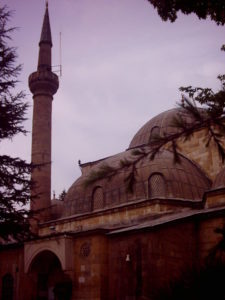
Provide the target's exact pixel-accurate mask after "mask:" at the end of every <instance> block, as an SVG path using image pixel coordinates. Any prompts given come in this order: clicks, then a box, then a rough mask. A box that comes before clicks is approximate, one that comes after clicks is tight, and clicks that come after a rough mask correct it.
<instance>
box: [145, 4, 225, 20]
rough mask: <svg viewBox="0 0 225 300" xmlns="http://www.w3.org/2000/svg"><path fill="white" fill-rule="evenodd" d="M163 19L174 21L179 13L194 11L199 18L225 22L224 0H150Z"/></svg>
mask: <svg viewBox="0 0 225 300" xmlns="http://www.w3.org/2000/svg"><path fill="white" fill-rule="evenodd" d="M148 1H149V2H150V3H151V4H152V5H153V6H154V8H155V9H157V12H158V14H159V16H160V17H161V18H162V20H163V21H168V20H169V21H171V22H174V21H175V20H176V19H177V13H178V12H182V13H183V14H186V15H188V14H191V13H194V14H196V15H197V16H198V18H199V19H206V18H208V17H209V18H211V20H212V21H214V22H216V24H217V25H224V24H225V2H224V0H148Z"/></svg>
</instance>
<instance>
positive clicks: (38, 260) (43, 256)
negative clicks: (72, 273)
mask: <svg viewBox="0 0 225 300" xmlns="http://www.w3.org/2000/svg"><path fill="white" fill-rule="evenodd" d="M46 262H47V264H51V266H50V267H52V264H54V265H55V266H56V267H57V268H59V269H62V264H61V262H60V260H59V258H58V256H57V255H56V254H55V253H54V252H53V251H50V250H43V251H40V252H39V253H38V254H37V255H36V256H35V257H34V258H33V260H32V261H31V264H30V268H29V271H32V270H34V269H35V270H37V269H39V268H40V267H41V269H42V271H43V269H45V268H46V267H47V264H46Z"/></svg>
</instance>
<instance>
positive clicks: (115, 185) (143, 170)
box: [64, 150, 210, 216]
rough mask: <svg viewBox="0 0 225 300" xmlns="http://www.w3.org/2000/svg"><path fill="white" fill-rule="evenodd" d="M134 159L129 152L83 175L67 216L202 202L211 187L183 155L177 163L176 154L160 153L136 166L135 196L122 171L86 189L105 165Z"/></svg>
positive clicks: (68, 201)
mask: <svg viewBox="0 0 225 300" xmlns="http://www.w3.org/2000/svg"><path fill="white" fill-rule="evenodd" d="M132 158H134V156H133V155H132V150H128V151H125V152H122V153H120V154H117V155H115V156H112V157H109V158H107V159H105V160H102V161H100V162H97V163H96V165H94V166H92V168H91V169H90V171H88V172H87V173H85V174H83V175H82V176H81V177H80V178H79V179H78V180H77V181H75V183H74V184H73V185H72V186H71V188H70V189H69V190H68V192H67V195H66V197H65V200H64V203H65V212H64V213H65V215H67V216H68V215H73V214H79V213H81V214H82V213H87V212H91V211H93V210H96V209H106V208H110V207H115V206H118V205H122V204H125V203H131V202H135V201H138V200H144V199H153V198H157V199H161V198H163V199H167V200H170V199H177V200H182V199H183V200H201V199H202V196H203V193H204V192H205V190H207V189H208V188H209V187H210V181H209V179H208V178H207V177H206V175H205V174H204V173H203V171H202V170H201V169H199V168H198V166H196V165H195V164H194V163H193V162H191V161H190V160H189V159H187V158H185V157H184V156H180V163H179V164H178V163H177V164H175V163H174V159H173V153H171V152H170V151H168V150H163V151H160V153H158V154H157V155H156V157H155V159H154V160H149V158H148V157H144V158H143V159H142V160H141V161H139V162H138V164H137V165H136V167H137V176H136V182H135V184H134V186H133V187H134V191H133V193H132V194H131V193H128V192H127V190H126V184H125V178H126V177H127V176H128V174H129V173H128V171H127V170H126V169H122V170H120V171H118V173H117V174H116V176H113V177H112V178H111V179H110V180H109V179H108V178H107V177H106V178H104V179H101V180H98V181H96V182H95V183H94V184H93V185H90V186H88V187H87V188H85V187H84V182H85V180H86V179H87V176H89V175H90V172H91V170H94V171H96V170H98V169H99V167H100V166H102V165H103V164H107V165H109V166H112V167H116V166H117V167H118V166H119V165H120V162H121V160H124V159H127V160H130V159H132Z"/></svg>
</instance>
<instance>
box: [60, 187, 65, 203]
mask: <svg viewBox="0 0 225 300" xmlns="http://www.w3.org/2000/svg"><path fill="white" fill-rule="evenodd" d="M66 194H67V192H66V190H65V189H64V190H63V191H62V193H60V194H59V200H60V201H63V200H64V199H65V197H66Z"/></svg>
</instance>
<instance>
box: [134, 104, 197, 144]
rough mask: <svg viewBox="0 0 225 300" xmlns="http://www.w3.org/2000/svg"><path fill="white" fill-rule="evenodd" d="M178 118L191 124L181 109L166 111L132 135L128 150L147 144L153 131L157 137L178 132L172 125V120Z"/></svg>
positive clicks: (188, 117)
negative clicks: (182, 118)
mask: <svg viewBox="0 0 225 300" xmlns="http://www.w3.org/2000/svg"><path fill="white" fill-rule="evenodd" d="M178 116H181V117H184V118H185V120H186V121H187V122H191V120H192V119H191V117H190V116H187V114H186V113H185V111H184V110H183V109H181V108H174V109H170V110H167V111H165V112H163V113H161V114H159V115H157V116H155V117H154V118H152V119H150V120H149V121H148V122H147V123H145V124H144V125H143V126H142V127H141V128H140V129H139V130H138V132H137V133H136V134H135V135H134V137H133V139H132V140H131V142H130V145H129V148H135V147H138V146H142V145H146V144H148V143H149V140H150V136H151V133H153V131H154V134H159V135H163V134H171V133H176V132H178V128H176V127H175V126H173V125H172V124H173V120H174V118H175V117H178Z"/></svg>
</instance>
